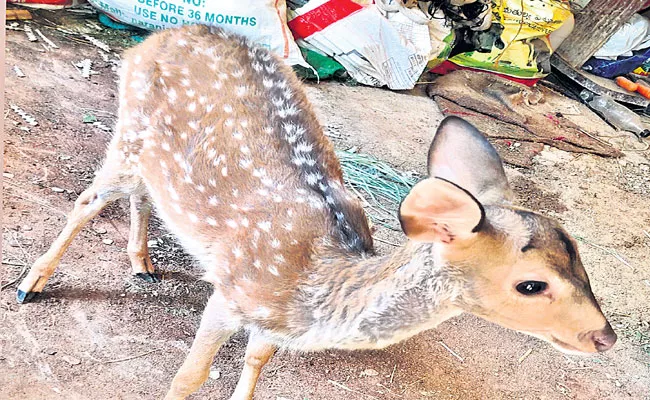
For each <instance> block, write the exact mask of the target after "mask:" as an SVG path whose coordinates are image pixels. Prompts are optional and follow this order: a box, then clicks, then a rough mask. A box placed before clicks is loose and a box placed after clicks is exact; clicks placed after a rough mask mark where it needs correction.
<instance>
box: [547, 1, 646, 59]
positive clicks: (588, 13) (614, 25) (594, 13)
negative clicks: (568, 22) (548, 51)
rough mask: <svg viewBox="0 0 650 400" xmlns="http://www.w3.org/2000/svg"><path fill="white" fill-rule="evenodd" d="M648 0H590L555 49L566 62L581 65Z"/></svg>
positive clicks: (644, 5)
mask: <svg viewBox="0 0 650 400" xmlns="http://www.w3.org/2000/svg"><path fill="white" fill-rule="evenodd" d="M648 3H649V1H648V0H591V1H590V2H589V4H587V6H586V7H585V8H584V9H582V10H581V11H579V12H578V13H577V14H576V16H575V19H576V22H575V28H573V32H572V33H571V35H570V36H569V37H568V38H567V39H566V40H565V41H564V42H563V43H562V45H561V46H560V48H559V49H558V51H557V54H558V55H559V56H561V57H562V58H563V59H564V60H565V61H566V62H567V63H568V64H569V65H571V66H572V67H574V68H580V67H582V64H584V63H585V62H586V61H587V60H588V59H589V58H590V57H591V56H593V55H594V54H595V53H596V52H597V51H598V49H600V48H601V47H602V46H603V45H604V44H605V43H606V42H607V40H608V39H609V38H610V37H611V36H612V35H613V34H614V33H615V32H616V31H617V30H618V28H620V27H621V26H622V25H623V24H624V23H626V22H627V21H628V20H629V19H630V17H632V15H633V14H634V13H635V12H637V11H639V10H641V9H642V8H643V7H646V6H647V5H648Z"/></svg>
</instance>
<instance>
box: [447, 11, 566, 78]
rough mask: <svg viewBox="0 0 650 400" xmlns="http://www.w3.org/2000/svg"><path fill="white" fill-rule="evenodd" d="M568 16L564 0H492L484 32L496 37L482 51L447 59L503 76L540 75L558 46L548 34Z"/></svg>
mask: <svg viewBox="0 0 650 400" xmlns="http://www.w3.org/2000/svg"><path fill="white" fill-rule="evenodd" d="M522 4H523V10H522ZM569 18H572V13H571V9H570V6H569V1H568V0H545V1H524V2H523V3H522V1H521V0H495V1H494V3H493V6H492V27H491V28H490V31H485V32H486V34H493V35H498V36H499V37H496V38H495V39H500V40H493V41H491V42H492V43H493V44H492V45H491V47H490V48H489V49H488V50H487V51H485V52H479V51H469V52H465V53H461V54H458V55H455V56H453V57H451V58H450V59H449V61H450V62H452V63H454V64H456V65H458V66H461V67H468V68H473V69H477V70H484V71H492V72H498V73H499V74H502V75H505V76H513V77H518V78H526V79H539V78H542V77H544V76H546V75H548V74H549V73H550V62H549V59H550V55H551V54H552V53H553V51H554V50H555V47H557V46H559V44H558V43H554V44H552V43H551V40H549V35H550V34H551V33H553V32H554V31H556V30H558V29H559V28H560V27H561V26H562V25H563V24H564V23H565V22H566V21H567V20H569ZM522 22H523V24H522ZM500 27H502V32H501V29H500ZM570 29H572V26H571V27H570ZM491 32H493V33H491ZM560 43H561V42H560Z"/></svg>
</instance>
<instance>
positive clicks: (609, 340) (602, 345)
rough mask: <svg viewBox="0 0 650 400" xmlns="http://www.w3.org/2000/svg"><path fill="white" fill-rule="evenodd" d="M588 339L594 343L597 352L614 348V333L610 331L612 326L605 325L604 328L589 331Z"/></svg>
mask: <svg viewBox="0 0 650 400" xmlns="http://www.w3.org/2000/svg"><path fill="white" fill-rule="evenodd" d="M589 337H591V340H593V341H594V346H595V347H596V350H598V351H599V352H603V351H607V350H609V349H611V348H612V346H614V343H616V338H617V337H616V333H615V332H614V330H613V329H612V326H611V325H610V324H609V322H608V323H607V325H605V327H604V328H602V329H599V330H596V331H591V332H590V333H589Z"/></svg>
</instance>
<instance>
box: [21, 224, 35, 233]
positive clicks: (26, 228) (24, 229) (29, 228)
mask: <svg viewBox="0 0 650 400" xmlns="http://www.w3.org/2000/svg"><path fill="white" fill-rule="evenodd" d="M32 229H33V228H32V227H31V226H29V225H23V231H25V232H28V231H31V230H32Z"/></svg>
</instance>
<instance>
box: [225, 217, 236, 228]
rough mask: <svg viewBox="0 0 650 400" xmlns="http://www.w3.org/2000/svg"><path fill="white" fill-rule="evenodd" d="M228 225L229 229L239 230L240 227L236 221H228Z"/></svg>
mask: <svg viewBox="0 0 650 400" xmlns="http://www.w3.org/2000/svg"><path fill="white" fill-rule="evenodd" d="M226 225H228V226H229V227H231V228H233V229H235V228H237V227H238V226H239V225H237V221H235V220H234V219H229V220H226Z"/></svg>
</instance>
